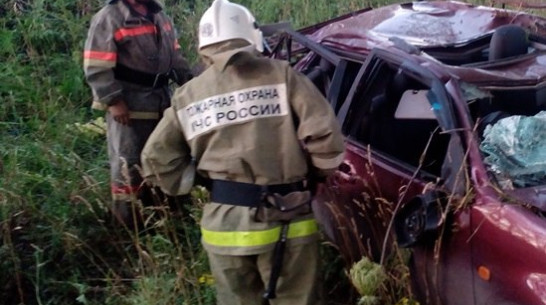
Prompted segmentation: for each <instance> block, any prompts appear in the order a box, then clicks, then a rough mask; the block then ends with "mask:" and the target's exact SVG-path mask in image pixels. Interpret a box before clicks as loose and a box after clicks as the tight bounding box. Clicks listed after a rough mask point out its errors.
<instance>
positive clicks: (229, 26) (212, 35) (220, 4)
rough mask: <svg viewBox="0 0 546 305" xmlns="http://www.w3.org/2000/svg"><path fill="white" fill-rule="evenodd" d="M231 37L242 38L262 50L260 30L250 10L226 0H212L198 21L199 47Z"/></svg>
mask: <svg viewBox="0 0 546 305" xmlns="http://www.w3.org/2000/svg"><path fill="white" fill-rule="evenodd" d="M231 39H243V40H246V41H248V42H249V43H250V44H252V45H254V47H255V48H256V50H258V51H259V52H263V50H264V48H263V35H262V31H260V29H259V28H258V25H257V24H256V19H254V16H252V14H251V13H250V11H249V10H248V9H247V8H246V7H244V6H242V5H239V4H235V3H231V2H229V1H228V0H214V2H213V3H212V5H211V6H210V7H209V8H208V9H207V10H206V11H205V13H204V14H203V16H202V17H201V21H200V22H199V49H202V48H204V47H206V46H209V45H211V44H215V43H218V42H222V41H227V40H231Z"/></svg>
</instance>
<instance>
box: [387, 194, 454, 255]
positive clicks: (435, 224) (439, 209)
mask: <svg viewBox="0 0 546 305" xmlns="http://www.w3.org/2000/svg"><path fill="white" fill-rule="evenodd" d="M446 205H447V195H446V194H445V193H442V192H438V191H431V192H427V193H425V194H422V195H419V196H416V197H414V198H413V199H411V200H410V201H409V202H408V203H406V204H405V205H404V206H403V207H402V208H401V209H400V210H399V211H398V213H396V215H395V216H394V231H395V234H396V239H397V242H398V244H399V246H400V247H402V248H408V247H412V246H415V245H418V244H423V243H429V242H433V241H435V240H436V238H437V237H438V232H439V231H440V229H441V227H442V225H443V224H444V222H445V219H444V217H443V211H444V209H445V207H446Z"/></svg>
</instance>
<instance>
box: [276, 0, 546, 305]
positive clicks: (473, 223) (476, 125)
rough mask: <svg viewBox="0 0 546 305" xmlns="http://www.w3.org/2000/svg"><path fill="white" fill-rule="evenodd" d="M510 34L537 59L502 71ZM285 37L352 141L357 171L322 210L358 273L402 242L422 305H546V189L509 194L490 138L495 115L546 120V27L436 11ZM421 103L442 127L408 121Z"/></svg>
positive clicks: (439, 6)
mask: <svg viewBox="0 0 546 305" xmlns="http://www.w3.org/2000/svg"><path fill="white" fill-rule="evenodd" d="M507 24H511V25H514V24H515V25H518V26H520V27H523V28H525V29H526V31H527V33H529V41H530V44H529V47H528V52H527V53H526V54H521V55H518V56H514V57H510V58H506V59H500V60H497V59H496V60H489V59H488V57H487V53H488V52H489V51H490V50H489V48H490V47H492V46H490V45H489V44H490V43H489V41H490V40H491V39H492V36H493V35H494V32H495V31H496V30H497V29H498V28H500V27H502V26H504V25H507ZM284 35H285V36H281V37H280V38H277V40H275V43H276V44H275V46H274V48H273V53H272V54H271V56H272V57H274V58H280V59H287V60H290V61H291V62H292V63H293V66H294V67H295V68H296V69H297V70H299V71H300V72H302V73H304V74H306V75H307V76H308V77H309V78H310V79H311V80H312V81H313V83H315V84H316V85H317V87H318V88H319V89H320V90H321V91H322V92H323V94H324V95H325V96H326V97H327V98H328V99H329V101H330V104H331V105H332V107H333V109H334V111H335V112H336V115H337V116H338V120H339V122H340V124H341V126H342V131H343V132H344V134H345V136H346V144H347V145H346V146H347V149H346V157H345V161H344V162H343V164H342V165H341V166H340V167H339V169H338V170H337V171H336V173H335V174H334V175H333V176H332V177H331V178H329V180H328V181H327V183H326V184H325V185H323V186H322V187H321V188H319V192H318V193H317V196H316V197H315V200H314V202H313V206H314V210H315V214H316V216H317V219H318V220H319V222H320V223H321V224H322V227H323V229H324V232H325V234H326V236H327V237H328V239H330V240H331V241H332V242H333V243H334V244H335V245H336V246H337V247H338V249H339V250H340V253H341V254H342V256H343V258H344V259H345V261H346V262H347V265H348V266H350V265H351V264H352V263H354V262H356V261H357V260H358V259H359V258H360V257H361V256H362V255H366V256H368V257H370V258H372V259H373V260H374V261H377V262H383V261H384V259H385V257H387V256H388V255H389V254H390V253H391V251H392V250H393V242H394V240H395V239H396V240H397V241H398V243H399V244H404V245H405V246H407V247H409V248H410V249H411V251H412V260H411V264H410V267H411V269H412V272H411V277H412V281H413V290H414V293H415V295H416V296H417V299H418V300H419V301H420V302H421V304H450V305H452V304H465V305H467V304H476V305H481V304H505V305H506V304H525V305H528V304H529V305H534V304H546V276H545V274H546V245H545V244H546V219H544V217H543V213H544V212H546V209H545V207H546V187H545V186H534V187H528V188H516V189H502V188H501V187H499V185H498V184H497V182H496V181H495V180H494V179H492V175H491V172H490V171H489V170H488V168H487V166H486V164H485V163H484V156H483V153H482V152H481V151H480V141H481V136H482V135H481V134H480V133H479V130H480V128H481V125H480V124H481V121H482V119H484V118H485V117H486V116H487V115H488V114H491V113H495V112H497V111H504V112H507V113H509V114H510V115H534V114H536V113H538V112H539V111H541V110H546V19H545V18H541V17H538V16H533V15H530V14H526V13H523V12H518V11H510V10H504V9H496V8H489V7H481V6H473V5H470V4H466V3H461V2H453V1H431V2H427V1H423V2H413V3H405V4H396V5H390V6H385V7H381V8H378V9H373V10H369V9H363V10H360V11H357V12H354V13H352V14H348V15H345V16H340V17H338V18H335V19H332V20H330V21H327V22H323V23H320V24H317V25H314V26H311V27H308V28H305V29H301V30H299V31H297V32H296V31H290V30H288V31H286V33H285V34H284ZM402 89H403V90H402ZM408 92H410V93H411V92H413V93H414V94H415V95H414V97H416V96H418V95H417V94H416V93H417V92H420V93H419V96H420V99H422V98H426V99H427V100H428V102H429V103H430V108H431V112H432V113H433V114H434V115H435V118H432V117H430V113H427V114H426V116H423V117H418V116H417V117H411V116H409V117H397V116H396V111H395V110H396V109H398V108H397V107H399V105H398V103H399V102H400V99H401V96H404V94H406V93H408ZM398 94H399V95H398ZM420 102H422V101H420ZM415 114H416V113H413V115H415ZM431 207H432V208H431ZM429 208H430V209H429ZM416 213H417V214H416ZM415 215H417V216H419V217H423V219H424V220H425V225H424V227H423V228H424V229H423V228H420V227H418V229H421V230H420V231H418V232H417V233H416V234H414V233H415V232H412V231H411V230H413V229H415V227H414V225H415V224H414V223H412V220H413V219H414V218H412V217H415ZM423 215H424V216H423ZM437 216H438V218H435V217H437ZM429 221H430V223H429ZM430 224H432V226H430V228H429V227H428V226H429V225H430ZM404 230H406V231H404Z"/></svg>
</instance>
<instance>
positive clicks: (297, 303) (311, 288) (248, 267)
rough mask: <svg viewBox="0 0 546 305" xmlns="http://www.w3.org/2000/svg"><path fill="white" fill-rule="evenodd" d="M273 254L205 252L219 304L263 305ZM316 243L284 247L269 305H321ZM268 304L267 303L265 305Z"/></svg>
mask: <svg viewBox="0 0 546 305" xmlns="http://www.w3.org/2000/svg"><path fill="white" fill-rule="evenodd" d="M273 253H274V251H273V250H272V251H269V252H266V253H263V254H259V255H248V256H231V255H218V254H214V253H210V252H209V253H208V257H209V262H210V266H211V270H212V275H213V277H214V281H215V285H216V299H217V304H218V305H263V304H264V300H263V298H262V295H263V293H264V291H265V289H266V287H267V285H268V282H269V277H270V273H271V267H272V259H273ZM321 289H322V287H321V284H320V268H319V249H318V241H313V242H311V243H307V244H303V245H291V246H287V247H286V249H285V253H284V258H283V266H282V269H281V273H280V277H279V279H278V281H277V289H276V298H274V299H271V300H269V304H270V305H322V304H324V300H323V298H322V291H321ZM265 304H267V303H265Z"/></svg>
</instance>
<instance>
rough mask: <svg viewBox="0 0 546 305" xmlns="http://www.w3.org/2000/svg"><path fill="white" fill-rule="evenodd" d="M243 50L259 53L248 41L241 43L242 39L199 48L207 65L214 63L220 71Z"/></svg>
mask: <svg viewBox="0 0 546 305" xmlns="http://www.w3.org/2000/svg"><path fill="white" fill-rule="evenodd" d="M243 52H245V53H254V54H257V53H258V51H257V50H256V47H255V46H253V45H249V44H248V43H243V44H241V42H240V41H228V42H226V43H222V44H218V45H213V46H210V47H206V48H203V49H201V50H199V54H200V55H201V56H202V57H203V60H204V61H205V63H206V64H207V65H214V66H215V67H217V68H218V69H219V70H220V71H224V70H225V69H226V67H227V66H228V65H229V64H230V63H231V62H232V60H233V59H234V58H235V55H237V54H239V53H243Z"/></svg>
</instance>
